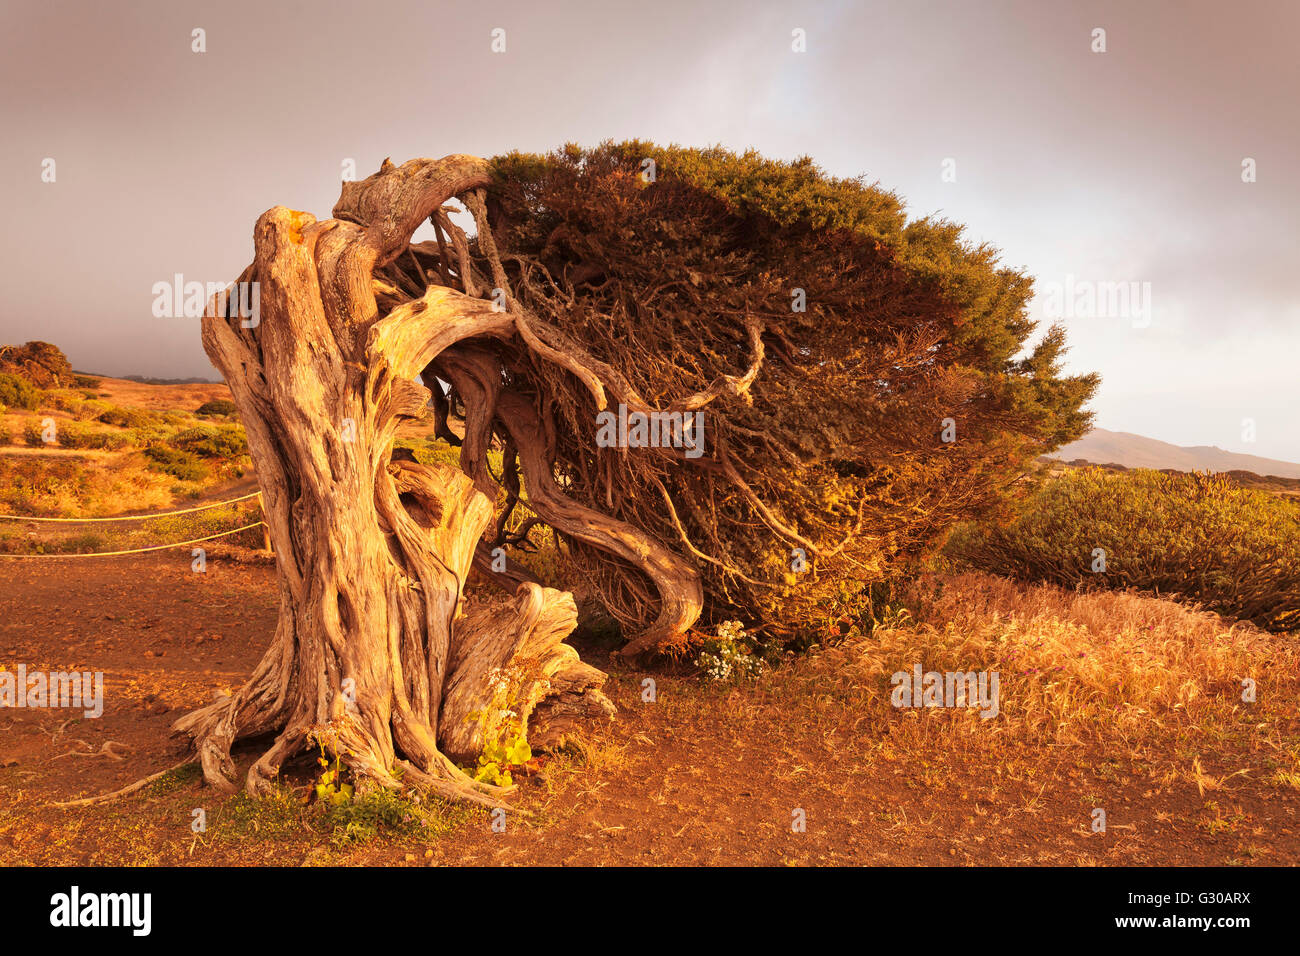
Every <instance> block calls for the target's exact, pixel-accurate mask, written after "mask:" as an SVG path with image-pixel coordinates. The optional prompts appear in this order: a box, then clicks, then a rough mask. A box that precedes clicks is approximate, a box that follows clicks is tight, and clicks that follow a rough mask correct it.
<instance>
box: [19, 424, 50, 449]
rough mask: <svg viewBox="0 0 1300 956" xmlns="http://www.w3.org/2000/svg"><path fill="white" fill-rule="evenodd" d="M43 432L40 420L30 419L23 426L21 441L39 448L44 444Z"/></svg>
mask: <svg viewBox="0 0 1300 956" xmlns="http://www.w3.org/2000/svg"><path fill="white" fill-rule="evenodd" d="M44 432H45V429H43V428H42V427H41V423H40V422H37V421H30V422H28V423H27V424H26V425H24V426H23V442H24V443H25V444H27V445H30V446H31V447H32V448H40V447H42V446H43V445H44V444H45V438H44Z"/></svg>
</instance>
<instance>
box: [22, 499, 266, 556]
mask: <svg viewBox="0 0 1300 956" xmlns="http://www.w3.org/2000/svg"><path fill="white" fill-rule="evenodd" d="M261 494H262V493H261V492H260V491H254V492H253V493H252V494H247V495H241V496H240V497H238V498H230V499H228V500H226V501H214V502H210V503H208V504H206V505H199V506H197V507H195V508H182V509H180V510H178V511H160V512H158V513H156V514H150V515H122V516H119V517H114V518H34V517H28V516H26V515H0V519H8V520H10V521H53V522H60V523H64V524H81V523H84V522H99V521H149V520H152V519H154V518H170V517H172V516H174V515H184V514H193V513H194V512H196V511H208V510H211V509H213V508H221V507H224V506H226V505H233V504H235V503H237V502H240V501H247V500H248V499H249V498H257V497H260V496H261ZM259 526H260V527H263V528H266V527H268V525H267V524H266V522H265V521H254V522H253V523H252V524H246V525H244V526H243V527H242V528H232V529H230V530H229V531H219V532H217V533H216V534H209V535H205V536H204V537H202V538H192V539H190V540H189V541H174V542H172V543H170V544H156V545H150V546H148V547H144V548H127V549H125V550H121V551H83V552H73V553H71V554H58V553H52V554H0V558H111V557H117V556H119V555H123V554H144V553H145V552H147V551H165V550H166V549H167V548H184V547H188V546H189V545H192V544H199V543H201V542H203V541H212V540H213V539H215V538H224V537H226V536H227V535H232V534H239V533H240V532H241V531H249V530H251V529H253V528H256V527H259ZM267 540H268V544H269V539H267Z"/></svg>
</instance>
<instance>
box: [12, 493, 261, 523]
mask: <svg viewBox="0 0 1300 956" xmlns="http://www.w3.org/2000/svg"><path fill="white" fill-rule="evenodd" d="M259 495H261V492H260V491H254V492H253V493H252V494H251V495H242V496H240V497H238V498H231V499H229V500H228V501H213V502H209V503H208V504H206V505H199V506H198V507H197V508H182V509H181V510H180V511H159V512H158V513H157V514H151V515H119V516H118V517H115V518H33V517H30V516H28V515H0V518H5V519H8V520H10V521H60V522H63V523H65V524H82V523H84V522H87V521H148V520H150V519H151V518H170V517H171V516H172V515H188V514H193V513H194V512H196V511H207V510H209V509H211V508H220V507H222V506H223V505H233V504H234V503H235V502H236V501H247V500H248V499H249V498H256V497H258V496H259Z"/></svg>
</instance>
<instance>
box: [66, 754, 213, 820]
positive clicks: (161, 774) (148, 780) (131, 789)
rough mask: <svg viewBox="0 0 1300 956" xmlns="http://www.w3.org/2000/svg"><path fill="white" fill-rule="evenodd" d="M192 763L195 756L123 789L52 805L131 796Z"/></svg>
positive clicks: (83, 804)
mask: <svg viewBox="0 0 1300 956" xmlns="http://www.w3.org/2000/svg"><path fill="white" fill-rule="evenodd" d="M192 763H194V758H193V757H187V758H186V759H184V760H182V761H181V762H180V763H178V764H176V765H175V766H172V767H168V768H167V769H166V770H159V771H158V772H157V773H151V774H150V775H149V776H147V777H145V778H144V779H143V780H137V781H136V782H135V783H133V784H130V785H128V786H125V787H123V788H122V789H121V790H114V791H113V792H112V793H102V794H100V795H99V796H97V797H83V798H81V799H80V800H65V801H62V802H58V803H52V804H50V805H51V806H54V807H58V808H59V809H67V808H69V807H93V806H97V805H99V804H102V803H111V802H112V801H114V800H117V799H118V798H120V797H126V796H130V795H131V794H133V793H135V792H136V791H137V790H141V789H143V788H144V787H147V786H149V784H151V783H153V782H154V781H155V780H159V779H161V778H162V777H165V776H167V774H169V773H171V772H172V771H173V770H179V769H180V768H181V767H187V766H189V765H190V764H192Z"/></svg>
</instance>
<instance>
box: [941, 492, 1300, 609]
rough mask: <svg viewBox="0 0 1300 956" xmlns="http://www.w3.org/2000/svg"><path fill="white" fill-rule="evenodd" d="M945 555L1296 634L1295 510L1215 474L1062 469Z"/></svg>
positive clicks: (1298, 543)
mask: <svg viewBox="0 0 1300 956" xmlns="http://www.w3.org/2000/svg"><path fill="white" fill-rule="evenodd" d="M947 551H948V554H949V555H951V556H952V557H954V558H956V559H958V560H960V561H962V562H965V563H967V564H970V565H972V566H974V567H976V568H979V569H981V570H986V571H991V572H993V573H995V574H1002V575H1005V576H1008V577H1015V578H1023V579H1027V580H1033V581H1050V582H1052V583H1055V584H1059V585H1062V586H1065V587H1069V588H1076V587H1081V588H1093V587H1107V588H1120V589H1122V588H1136V589H1139V590H1142V591H1152V592H1155V593H1157V594H1162V595H1166V596H1170V597H1181V598H1184V599H1186V600H1191V601H1195V602H1198V603H1201V604H1203V605H1205V606H1206V607H1208V608H1209V609H1211V610H1214V611H1219V612H1221V613H1224V614H1229V615H1232V616H1234V617H1238V618H1241V619H1243V620H1249V621H1252V622H1254V623H1255V624H1257V625H1259V626H1260V627H1263V628H1265V629H1268V630H1273V631H1286V630H1290V629H1292V628H1297V627H1300V505H1297V504H1296V503H1295V502H1293V501H1290V500H1289V499H1287V498H1284V497H1282V496H1277V495H1272V494H1269V493H1267V492H1262V491H1254V490H1250V489H1245V488H1240V487H1238V486H1237V485H1236V484H1235V483H1234V482H1233V481H1232V480H1231V479H1230V478H1228V477H1226V476H1223V475H1211V474H1190V475H1186V474H1177V473H1175V474H1165V473H1162V472H1157V471H1149V470H1146V469H1135V470H1132V471H1128V472H1109V471H1104V470H1102V469H1099V468H1086V469H1077V470H1071V471H1069V472H1066V473H1065V474H1064V475H1062V476H1060V477H1059V478H1055V479H1050V480H1048V481H1046V482H1044V484H1043V485H1042V486H1041V487H1040V488H1039V489H1038V491H1037V492H1036V493H1035V494H1034V495H1033V496H1032V497H1031V498H1030V499H1029V500H1028V501H1027V502H1026V504H1025V507H1024V508H1023V509H1022V510H1021V512H1020V514H1019V516H1018V517H1017V518H1016V519H1015V520H1014V521H1012V522H1011V523H1010V524H1008V525H1006V526H1003V527H995V528H991V529H981V528H976V527H970V526H967V527H965V528H963V529H961V530H960V531H959V532H958V533H957V534H955V535H954V536H953V538H952V540H950V541H949V543H948V548H947ZM1094 569H1095V570H1094Z"/></svg>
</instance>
